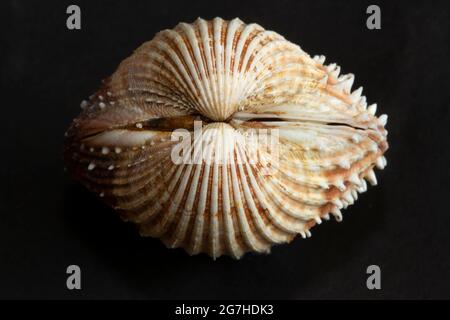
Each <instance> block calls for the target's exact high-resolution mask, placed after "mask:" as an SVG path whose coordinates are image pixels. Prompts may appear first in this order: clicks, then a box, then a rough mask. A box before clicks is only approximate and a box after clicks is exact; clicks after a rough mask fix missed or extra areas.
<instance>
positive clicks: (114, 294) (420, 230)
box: [0, 0, 450, 299]
mask: <svg viewBox="0 0 450 320" xmlns="http://www.w3.org/2000/svg"><path fill="white" fill-rule="evenodd" d="M72 3H75V4H78V5H79V6H80V7H81V11H82V30H80V31H69V30H68V29H67V28H66V18H67V14H66V8H67V6H68V5H70V4H72ZM375 3H377V4H378V5H380V7H381V11H382V16H381V18H382V29H381V30H374V31H371V30H368V29H367V28H366V19H367V16H368V15H367V14H366V8H367V6H368V5H369V4H372V3H371V2H367V1H317V0H315V1H301V0H295V1H286V0H277V1H244V0H241V1H149V0H145V1H115V2H113V1H73V2H72V1H39V2H38V1H2V3H1V5H0V6H1V16H2V17H1V21H2V22H1V23H2V26H1V30H0V35H1V46H0V48H1V49H0V51H1V55H2V56H1V59H0V66H1V75H0V76H1V97H2V98H1V100H0V120H1V121H0V134H1V135H0V137H1V138H2V139H1V142H0V150H1V151H0V154H1V163H0V213H1V214H0V298H64V299H66V298H69V299H72V298H74V299H78V298H95V299H98V298H116V299H121V298H126V299H137V298H177V299H178V298H183V299H185V298H192V299H195V298H206V299H208V298H237V299H239V298H267V299H305V298H338V299H343V298H390V299H392V298H450V257H449V253H450V250H449V249H450V236H449V227H450V212H449V200H450V199H449V183H450V174H449V173H450V172H449V168H450V167H449V151H448V148H449V146H450V145H449V134H448V130H449V128H448V127H449V125H448V124H449V120H450V117H449V101H450V96H449V91H450V88H449V81H448V77H449V74H450V70H449V63H448V60H449V57H450V50H449V47H450V45H449V43H450V23H449V21H450V10H449V5H448V1H447V2H444V1H442V2H438V1H421V2H417V3H414V2H411V1H408V2H406V1H395V2H394V1H391V3H387V2H386V3H384V2H380V1H376V2H375ZM198 16H201V17H203V18H207V19H211V18H213V17H215V16H222V17H223V18H227V19H230V18H234V17H236V16H239V17H240V18H241V19H242V20H243V21H245V22H247V23H249V22H257V23H259V24H261V25H262V26H264V27H265V28H267V29H271V30H274V31H276V32H278V33H280V34H282V35H284V36H285V37H286V38H287V39H288V40H291V41H293V42H295V43H297V44H299V45H300V46H301V47H302V49H304V50H305V51H306V52H308V53H310V54H311V55H314V54H324V55H326V56H327V60H326V61H327V63H330V62H337V63H338V64H339V65H341V66H342V70H343V72H344V73H348V72H352V73H354V74H355V75H356V80H355V86H354V88H357V87H359V86H361V85H362V86H364V94H365V95H366V96H367V97H368V102H369V103H373V102H377V103H378V110H379V111H378V113H387V114H388V115H389V122H388V125H387V129H388V130H389V143H390V149H389V150H388V152H387V154H386V157H387V159H388V166H387V168H386V169H385V170H383V171H381V172H380V171H377V176H378V181H379V185H378V186H377V187H369V190H368V192H367V193H364V194H363V195H361V196H360V199H359V200H358V201H357V202H356V203H355V205H353V206H351V207H350V208H348V209H347V210H345V211H344V221H343V222H342V223H340V224H338V223H336V222H334V221H333V222H327V223H324V224H322V225H321V226H320V227H317V228H314V229H313V230H312V233H313V237H312V238H311V239H308V240H302V239H301V238H298V239H296V240H295V241H293V242H292V243H291V244H289V245H283V246H277V247H274V248H273V250H272V254H270V255H255V254H247V255H246V256H244V258H243V259H242V260H240V261H234V260H232V259H230V258H227V257H224V258H219V259H218V260H216V261H213V260H211V259H210V258H209V257H207V256H205V255H200V256H195V257H190V256H188V255H187V254H185V253H184V252H183V251H182V250H179V249H177V250H169V249H166V248H165V247H164V246H163V245H162V244H161V243H160V242H159V241H158V240H155V239H150V238H140V237H139V236H138V234H137V232H136V230H135V228H134V227H133V226H132V225H129V224H125V223H123V222H122V221H120V219H119V218H118V217H117V216H115V215H114V213H113V212H112V211H111V210H110V209H108V208H107V207H105V206H104V205H102V204H101V203H100V202H99V201H97V200H96V199H95V198H94V197H93V196H92V195H90V194H89V193H88V192H87V191H85V190H84V189H83V188H82V187H80V186H78V185H76V184H75V183H73V182H72V180H71V179H70V178H69V177H68V175H67V174H66V173H65V172H64V170H63V163H62V159H61V146H62V142H63V134H64V131H65V129H66V128H67V126H68V125H69V123H70V121H71V119H72V118H73V117H74V116H75V115H77V113H78V112H79V103H80V101H81V100H82V99H85V98H86V97H87V96H88V95H90V94H91V93H92V92H94V90H96V89H97V87H98V86H99V84H100V80H101V79H102V78H104V77H106V76H108V75H110V74H111V73H112V72H113V71H114V69H115V68H116V66H117V65H118V63H119V62H120V61H121V60H122V59H124V58H125V57H127V56H128V55H130V54H131V52H132V51H133V50H134V49H135V48H137V47H138V45H140V44H141V43H142V42H144V41H147V40H150V39H151V38H152V37H153V35H154V34H155V33H156V32H157V31H159V30H161V29H164V28H171V27H173V26H174V25H175V24H176V23H178V22H180V21H186V22H191V21H193V20H195V19H196V18H197V17H198ZM71 264H77V265H79V266H80V267H81V269H82V290H81V291H69V290H67V289H66V283H65V282H66V277H67V275H66V267H67V266H68V265H71ZM371 264H376V265H379V266H380V267H381V270H382V289H381V290H378V291H376V290H375V291H370V290H368V289H367V288H366V278H367V274H366V268H367V266H369V265H371Z"/></svg>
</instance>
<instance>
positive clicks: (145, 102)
mask: <svg viewBox="0 0 450 320" xmlns="http://www.w3.org/2000/svg"><path fill="white" fill-rule="evenodd" d="M324 60H325V58H324V57H323V56H317V57H314V58H311V57H310V56H309V55H308V54H306V53H305V52H303V51H302V50H301V48H300V47H299V46H297V45H295V44H293V43H291V42H289V41H287V40H286V39H284V38H283V37H282V36H280V35H279V34H277V33H275V32H271V31H266V30H265V29H263V28H262V27H261V26H259V25H257V24H245V23H243V22H242V21H240V20H239V19H234V20H231V21H225V20H222V19H220V18H216V19H213V20H211V21H206V20H203V19H198V20H197V21H195V22H194V23H192V24H186V23H180V24H179V25H178V26H176V27H175V28H174V29H173V30H164V31H161V32H159V33H158V34H157V35H156V36H155V38H154V39H153V40H151V41H149V42H146V43H144V44H143V45H141V46H140V47H139V48H138V49H137V50H136V51H135V52H134V53H133V54H132V55H131V56H130V57H129V58H127V59H125V60H124V61H123V62H122V63H121V64H120V65H119V67H118V68H117V70H116V71H115V72H114V73H113V74H112V75H111V76H110V77H109V78H108V79H105V80H104V82H103V85H102V87H101V89H100V90H99V91H97V92H96V93H95V94H93V95H92V96H91V97H90V99H89V100H88V101H83V102H82V108H83V111H82V112H81V114H80V115H79V116H78V117H77V118H76V119H74V121H73V123H72V125H71V126H70V128H69V130H68V131H67V133H66V142H65V149H64V157H65V161H66V165H67V167H68V169H69V171H70V172H71V173H72V174H73V176H74V177H75V178H76V179H77V180H78V181H80V182H81V183H82V184H83V185H85V186H86V187H87V188H88V189H89V190H91V191H92V192H94V193H95V194H97V195H98V196H99V197H100V198H101V199H103V201H105V202H106V203H107V204H108V205H110V206H111V207H113V208H114V209H116V210H117V212H119V213H120V215H121V217H122V218H124V219H125V220H128V221H131V222H134V223H135V224H136V225H137V226H138V228H139V230H140V233H141V234H142V235H145V236H152V237H158V238H161V239H162V241H163V242H164V243H165V244H166V245H167V246H168V247H173V248H175V247H182V248H184V249H185V250H186V251H187V252H189V253H190V254H197V253H202V252H204V253H207V254H209V255H210V256H212V257H214V258H216V257H218V256H221V255H229V256H232V257H234V258H239V257H241V256H242V255H243V254H244V253H245V252H248V251H257V252H268V251H269V250H270V248H271V246H272V245H274V244H277V243H285V242H289V241H291V240H292V239H293V238H294V237H295V236H296V235H297V234H300V235H301V236H303V237H309V236H310V228H311V227H312V226H314V225H315V224H320V223H321V221H322V219H328V218H329V214H332V215H333V216H335V217H336V219H337V220H339V221H340V220H341V219H342V214H341V211H340V209H342V208H345V207H347V206H348V205H351V204H353V203H354V201H355V200H356V199H357V197H358V193H361V192H364V191H366V189H367V184H366V180H367V181H369V182H370V183H371V184H376V183H377V182H376V177H375V174H374V170H373V169H374V167H375V166H376V167H378V168H380V169H382V168H383V167H384V166H385V165H386V159H385V158H384V156H383V154H384V152H385V151H386V150H387V148H388V144H387V140H386V138H387V131H386V130H385V129H384V126H385V124H386V121H387V116H386V115H382V116H379V117H377V116H376V115H375V112H376V105H371V106H367V103H366V98H365V97H364V96H362V89H361V88H360V89H357V90H355V91H353V92H352V91H351V86H352V84H353V79H354V77H353V75H352V74H348V75H342V76H339V72H340V68H339V67H338V66H337V65H336V64H330V65H325V64H324ZM196 120H197V122H195V121H196ZM200 120H202V122H201V125H200V127H199V128H197V129H200V131H201V134H198V132H197V131H196V130H195V129H196V123H198V121H200ZM176 129H182V130H181V131H180V130H176ZM174 133H175V134H174ZM181 133H184V135H183V139H184V140H186V139H187V140H188V141H189V142H190V143H189V144H187V147H186V149H183V153H182V154H183V155H184V157H182V159H181V161H179V160H174V157H173V155H174V153H177V152H178V151H180V152H181V150H178V149H177V148H180V144H179V142H180V139H178V138H179V137H180V134H181ZM255 137H256V138H255ZM174 151H176V152H174ZM186 151H187V152H186ZM180 154H181V153H180Z"/></svg>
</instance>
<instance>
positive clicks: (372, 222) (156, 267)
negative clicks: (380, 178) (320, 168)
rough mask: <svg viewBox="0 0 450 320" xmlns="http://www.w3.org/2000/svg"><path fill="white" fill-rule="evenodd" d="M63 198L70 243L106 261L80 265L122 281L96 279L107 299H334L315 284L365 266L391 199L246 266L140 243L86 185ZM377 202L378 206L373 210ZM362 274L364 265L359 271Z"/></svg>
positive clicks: (369, 198) (376, 196)
mask: <svg viewBox="0 0 450 320" xmlns="http://www.w3.org/2000/svg"><path fill="white" fill-rule="evenodd" d="M372 191H374V190H372ZM64 195H65V200H64V220H65V222H66V223H67V225H68V226H67V228H68V230H69V232H71V234H72V235H71V236H73V237H76V238H77V241H80V242H81V246H82V250H87V251H88V252H89V254H88V255H87V256H89V257H92V255H94V256H95V257H96V258H95V259H97V258H98V259H100V260H101V261H100V263H99V262H98V261H96V260H95V261H92V258H89V259H88V261H83V260H82V259H80V260H81V261H82V263H83V264H84V265H87V266H94V265H95V264H100V265H102V266H104V265H106V266H107V267H108V270H102V271H101V272H106V271H107V272H108V273H112V275H113V277H114V278H113V279H116V278H117V279H118V280H117V281H116V282H117V286H115V285H114V283H111V279H108V280H109V281H106V279H104V278H102V277H99V278H97V277H96V279H95V281H103V282H104V283H96V285H95V290H94V291H92V292H90V293H89V295H90V296H94V297H100V298H106V299H109V298H118V297H126V298H133V299H136V298H137V299H142V298H144V299H244V298H246V299H298V298H330V297H331V298H332V297H333V296H329V295H327V296H324V295H323V293H320V292H318V290H317V288H315V287H317V283H316V282H320V281H321V277H322V276H323V275H328V276H327V277H328V278H329V277H331V278H332V279H333V278H334V275H333V274H334V273H335V272H337V270H340V269H342V268H345V266H347V267H348V265H349V264H351V263H355V264H358V262H357V261H354V259H355V256H360V255H362V253H363V252H364V246H365V243H366V242H367V241H366V240H367V239H368V237H373V236H374V233H377V232H379V231H380V229H382V227H383V225H384V224H385V216H384V214H383V213H384V212H386V210H384V209H383V208H382V206H383V204H384V203H385V201H384V199H380V197H381V198H383V197H384V196H385V195H384V194H380V193H377V192H369V194H367V193H366V194H364V195H362V196H361V198H363V199H360V200H358V201H357V202H356V204H355V205H353V206H351V207H350V208H349V209H347V210H346V213H347V212H348V215H352V216H353V215H354V216H355V217H352V218H350V217H349V218H348V219H345V218H346V217H345V218H344V223H341V224H338V223H335V222H334V221H330V222H328V223H323V224H322V225H321V226H319V227H318V228H313V230H312V231H313V232H312V233H313V238H312V239H310V240H302V239H301V238H299V237H297V238H296V239H295V240H294V241H293V242H292V243H290V244H288V245H281V246H275V247H274V248H272V253H271V254H270V255H260V254H251V253H250V254H246V255H245V256H244V257H243V258H242V259H241V260H239V261H235V260H232V259H231V258H228V257H221V258H219V259H217V260H216V261H213V260H212V259H211V258H209V257H208V256H206V255H203V254H202V255H198V256H194V257H191V256H189V255H187V254H186V253H185V252H184V251H183V250H181V249H170V250H169V249H167V248H166V247H165V246H164V245H163V244H162V243H161V242H160V241H159V240H158V239H152V238H141V237H140V236H139V234H138V232H137V230H136V228H135V227H134V226H133V225H131V224H129V223H124V222H122V221H121V220H120V218H119V217H118V216H117V215H115V214H114V212H113V210H112V209H110V208H108V207H106V205H104V204H102V203H101V202H100V201H98V199H96V198H95V197H94V196H92V195H91V194H89V192H88V191H87V190H85V189H84V188H82V187H81V186H78V185H75V184H73V183H71V182H69V183H67V184H66V190H65V191H64ZM373 201H375V202H376V205H375V206H374V205H368V204H370V203H373ZM379 204H380V206H381V207H380V206H379ZM350 267H352V266H350ZM98 268H99V267H98V266H95V268H93V269H96V270H98ZM361 268H362V266H360V265H358V272H361ZM341 271H342V270H341ZM330 273H331V275H330ZM341 278H342V277H341ZM124 279H125V280H124ZM333 281H337V282H339V281H344V280H343V279H339V277H338V278H337V279H335V280H333ZM124 282H125V283H126V286H124V285H123V283H124ZM119 283H120V284H121V285H120V286H124V288H120V287H119ZM359 285H361V284H359ZM327 294H329V293H327ZM331 294H333V293H331ZM335 297H338V296H337V294H336V295H335Z"/></svg>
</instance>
